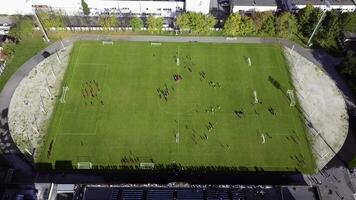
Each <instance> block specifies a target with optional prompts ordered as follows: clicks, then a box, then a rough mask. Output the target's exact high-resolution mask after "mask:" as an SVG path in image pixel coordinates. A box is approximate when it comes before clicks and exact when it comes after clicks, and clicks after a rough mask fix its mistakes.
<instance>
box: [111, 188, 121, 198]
mask: <svg viewBox="0 0 356 200" xmlns="http://www.w3.org/2000/svg"><path fill="white" fill-rule="evenodd" d="M119 195H120V190H119V189H112V190H111V200H118V199H119Z"/></svg>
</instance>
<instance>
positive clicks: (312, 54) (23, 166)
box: [0, 34, 355, 195]
mask: <svg viewBox="0 0 356 200" xmlns="http://www.w3.org/2000/svg"><path fill="white" fill-rule="evenodd" d="M74 40H126V41H147V42H150V41H157V42H207V43H273V44H282V45H285V46H287V47H289V48H293V49H294V50H295V51H297V52H298V53H299V54H301V55H303V56H304V57H306V58H307V59H308V60H310V61H311V62H313V63H314V64H316V65H318V66H321V67H323V68H324V70H325V71H326V72H328V73H329V75H330V76H331V77H332V78H333V79H334V80H335V81H336V83H337V85H338V87H339V88H340V90H341V91H342V92H343V94H344V96H345V99H346V100H347V101H348V105H349V106H350V107H352V106H353V103H352V102H354V99H355V98H354V97H353V95H352V92H350V90H349V89H348V87H347V86H346V84H345V83H344V82H343V81H342V79H341V78H340V76H339V75H338V73H337V72H336V70H335V68H334V67H335V65H336V64H337V63H338V62H339V61H340V60H339V59H336V58H333V57H331V56H328V55H327V54H325V53H323V52H322V51H316V50H309V49H305V48H303V47H301V46H300V45H297V44H294V43H292V42H289V41H287V40H283V39H275V38H254V37H251V38H242V37H234V38H225V37H172V36H122V35H120V36H105V35H92V34H90V35H89V34H83V35H79V36H76V37H74V38H72V39H70V40H69V41H66V42H64V43H65V44H64V45H65V46H67V45H70V44H71V42H72V41H74ZM61 48H62V46H61V43H59V42H56V43H54V44H52V45H50V46H49V47H47V48H46V49H44V50H43V51H42V52H44V51H48V52H50V53H53V52H55V51H57V50H59V49H61ZM42 52H40V53H38V54H37V55H36V56H34V57H33V58H31V59H30V60H29V61H27V62H26V63H25V64H24V65H23V66H21V68H20V69H19V70H18V71H17V72H16V73H15V74H14V75H13V76H12V77H11V78H10V80H9V81H8V82H7V84H6V85H5V87H4V89H3V90H2V92H1V94H0V110H1V111H2V116H1V128H2V129H1V131H2V133H1V136H8V137H7V138H10V140H11V141H12V139H11V135H10V133H9V131H8V125H7V109H8V107H9V103H10V101H11V97H12V95H13V93H14V91H15V89H16V87H17V86H18V84H19V83H20V81H21V80H22V79H23V77H24V76H26V75H27V74H28V73H29V71H30V70H31V69H32V68H33V67H35V66H36V65H37V64H38V63H39V62H41V61H42V60H44V57H43V56H42V55H41V53H42ZM0 139H1V138H0ZM352 139H353V138H352ZM11 141H10V142H11ZM0 142H1V141H0ZM348 145H350V147H354V146H353V145H355V141H351V143H350V144H348ZM12 148H13V149H10V150H9V149H6V148H5V149H4V151H8V152H9V154H5V156H6V157H7V158H8V159H9V160H11V162H12V163H14V168H15V172H16V173H15V174H20V175H26V177H27V176H29V177H30V178H33V175H34V173H35V171H34V170H33V168H32V166H31V165H29V164H28V163H27V162H26V161H24V159H22V155H21V154H20V152H19V151H18V149H17V148H16V146H12ZM10 152H11V153H10ZM339 164H340V163H339ZM340 166H342V169H339V168H336V167H332V169H333V170H336V172H331V173H333V175H334V174H335V177H336V175H337V176H338V177H339V178H340V179H341V178H342V177H340V176H341V175H340V173H342V174H345V170H346V169H345V167H344V165H343V163H342V162H341V164H340V165H339V167H340ZM340 170H342V171H340ZM316 176H321V174H320V173H318V174H317V175H316ZM330 176H331V175H330ZM338 177H337V178H338ZM343 177H344V178H343V180H344V181H343V182H345V183H347V184H345V185H346V186H348V187H347V188H348V189H345V191H344V192H342V195H343V193H345V194H350V191H352V190H353V188H352V185H351V184H349V181H348V179H347V176H343ZM340 182H341V181H340ZM338 183H339V182H338ZM311 184H312V185H318V186H320V187H321V186H323V187H324V185H321V184H319V182H317V183H311ZM345 185H343V186H342V187H346V186H345ZM325 187H327V186H325ZM334 194H335V193H334Z"/></svg>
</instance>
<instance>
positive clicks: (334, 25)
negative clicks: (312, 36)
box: [318, 10, 340, 42]
mask: <svg viewBox="0 0 356 200" xmlns="http://www.w3.org/2000/svg"><path fill="white" fill-rule="evenodd" d="M339 15H340V13H339V12H338V11H336V10H332V11H330V12H328V13H327V15H326V17H325V19H324V20H323V23H322V25H321V27H320V31H319V34H318V37H319V38H322V39H323V42H324V41H325V40H326V41H331V40H334V39H335V38H336V36H337V35H338V34H339V32H340V20H339Z"/></svg>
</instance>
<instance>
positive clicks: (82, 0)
mask: <svg viewBox="0 0 356 200" xmlns="http://www.w3.org/2000/svg"><path fill="white" fill-rule="evenodd" d="M81 4H82V8H83V13H84V15H89V14H90V9H89V7H88V4H87V3H86V2H85V0H81Z"/></svg>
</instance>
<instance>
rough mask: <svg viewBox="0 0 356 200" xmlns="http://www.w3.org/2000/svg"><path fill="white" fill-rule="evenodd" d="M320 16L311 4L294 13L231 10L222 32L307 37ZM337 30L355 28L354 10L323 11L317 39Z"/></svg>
mask: <svg viewBox="0 0 356 200" xmlns="http://www.w3.org/2000/svg"><path fill="white" fill-rule="evenodd" d="M321 16H322V11H321V10H320V9H318V8H314V7H313V6H312V5H308V6H307V7H306V8H304V9H302V10H301V11H300V12H299V13H298V14H292V13H289V12H285V13H281V14H277V15H276V14H274V13H271V12H256V13H252V14H251V15H248V16H247V15H241V14H239V13H234V14H232V15H230V16H229V17H228V19H227V20H226V22H225V25H224V28H223V33H224V34H225V35H229V36H248V35H261V36H278V37H283V38H290V37H291V36H293V35H299V36H303V37H309V36H310V35H311V34H312V32H313V30H314V28H315V26H316V24H317V23H318V21H319V19H320V17H321ZM341 30H343V31H351V32H355V31H356V14H355V13H340V12H339V11H336V10H332V11H329V12H327V13H326V15H325V17H324V18H323V21H322V23H321V25H320V27H319V29H318V31H317V38H319V40H320V41H322V40H323V41H330V40H334V39H335V37H336V36H337V35H338V34H339V33H340V31H341Z"/></svg>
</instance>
